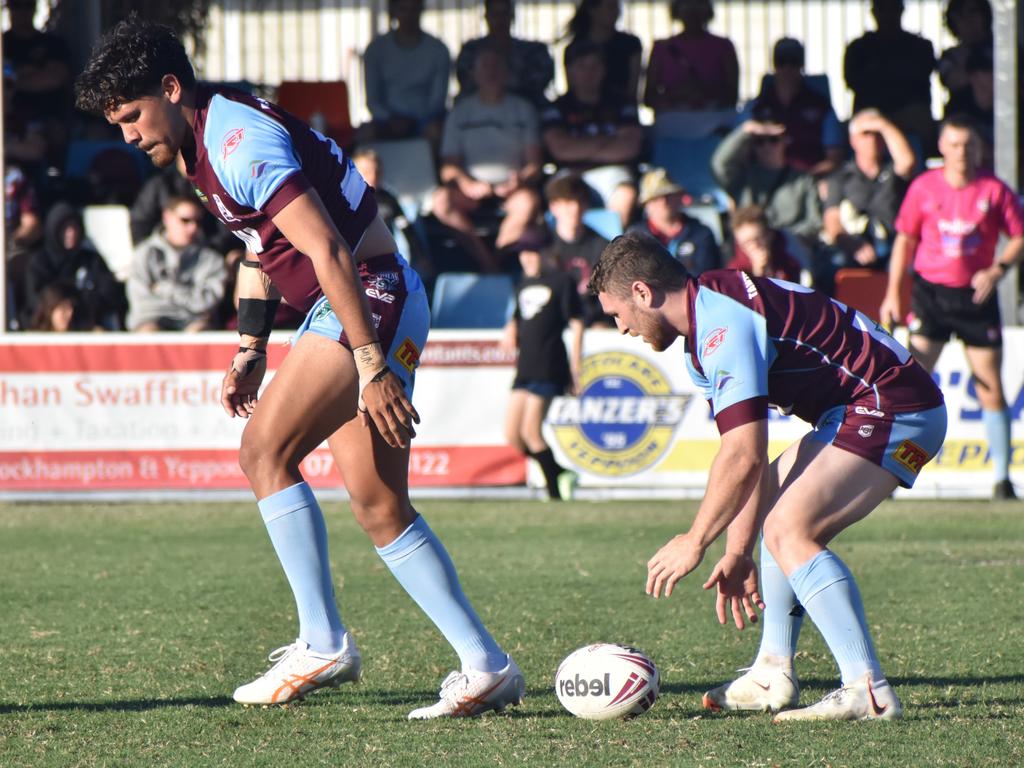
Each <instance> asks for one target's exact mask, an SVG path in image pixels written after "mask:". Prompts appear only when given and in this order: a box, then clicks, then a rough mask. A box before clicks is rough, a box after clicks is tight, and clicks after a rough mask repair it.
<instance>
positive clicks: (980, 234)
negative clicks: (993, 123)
mask: <svg viewBox="0 0 1024 768" xmlns="http://www.w3.org/2000/svg"><path fill="white" fill-rule="evenodd" d="M939 153H940V154H941V155H942V158H943V160H944V161H945V164H944V165H943V167H942V168H938V169H936V170H933V171H928V172H927V173H924V174H922V175H921V176H919V177H918V178H917V179H915V180H914V182H913V183H912V184H911V185H910V189H909V190H907V196H906V197H905V198H904V199H903V204H902V206H901V207H900V213H899V216H897V218H896V232H897V235H896V242H895V243H894V244H893V249H892V257H891V259H890V262H889V285H888V288H887V290H886V295H885V300H884V301H883V302H882V306H881V309H880V314H881V319H882V322H883V323H886V324H888V323H896V322H898V321H899V319H900V318H902V317H904V316H905V315H904V311H905V309H906V308H905V307H902V306H900V304H901V301H900V291H901V287H902V284H903V281H904V280H906V279H907V268H908V266H910V265H911V262H912V263H913V268H914V284H913V292H912V295H911V304H912V309H913V317H912V319H911V320H910V323H909V326H910V350H911V351H912V352H913V353H914V356H915V357H916V358H917V359H918V361H919V362H920V363H921V364H922V365H924V367H925V368H927V369H928V370H929V371H930V370H932V368H934V366H935V363H936V361H937V360H938V359H939V354H940V353H941V352H942V348H943V346H945V344H946V342H947V341H948V340H949V338H950V336H951V335H952V334H953V333H955V334H956V336H957V338H959V339H960V341H962V342H963V344H964V351H965V354H966V356H967V364H968V366H970V369H971V374H972V376H973V377H974V379H975V382H976V390H977V396H978V401H979V402H980V403H981V407H982V421H983V422H984V424H985V430H986V432H987V434H988V440H989V447H990V450H991V453H992V464H993V468H994V469H995V481H996V484H995V490H994V496H995V498H997V499H1013V498H1016V494H1015V492H1014V489H1013V485H1012V484H1011V482H1010V478H1009V466H1010V412H1009V409H1008V408H1007V407H1006V399H1005V396H1004V394H1003V385H1002V379H1001V377H1000V368H1001V367H1002V362H1003V335H1002V323H1001V320H1000V317H999V298H998V296H997V292H996V287H997V286H998V284H999V281H1000V280H1001V279H1002V278H1003V277H1004V276H1005V275H1006V273H1007V271H1008V270H1009V269H1010V268H1011V267H1013V266H1014V265H1016V264H1017V263H1018V262H1019V261H1020V259H1021V254H1022V253H1024V212H1022V210H1021V206H1020V203H1019V201H1018V200H1017V195H1016V194H1015V193H1014V192H1013V190H1011V189H1010V188H1009V187H1008V186H1007V185H1006V184H1004V183H1003V182H1002V181H1000V180H999V179H997V178H996V177H995V176H993V175H992V174H990V173H988V172H986V171H980V170H979V163H980V160H981V143H980V139H979V137H978V134H977V132H976V130H975V129H974V127H973V126H972V124H971V123H970V122H969V121H968V120H965V119H963V118H958V117H952V118H948V119H946V120H945V121H944V122H943V124H942V130H941V132H940V134H939ZM1000 232H1002V233H1005V234H1006V236H1007V237H1008V238H1009V240H1008V241H1007V243H1006V246H1005V247H1004V248H1003V252H1002V253H1001V254H999V255H998V257H997V256H996V242H997V240H998V239H999V234H1000Z"/></svg>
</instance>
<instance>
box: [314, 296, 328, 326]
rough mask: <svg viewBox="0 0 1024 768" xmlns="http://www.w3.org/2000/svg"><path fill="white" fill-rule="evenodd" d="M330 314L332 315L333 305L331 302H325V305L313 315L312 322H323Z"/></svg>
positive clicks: (318, 308)
mask: <svg viewBox="0 0 1024 768" xmlns="http://www.w3.org/2000/svg"><path fill="white" fill-rule="evenodd" d="M329 314H331V303H330V302H329V301H325V302H324V303H323V304H321V305H320V306H319V307H317V310H316V312H314V313H313V320H312V322H314V323H315V322H317V321H318V320H323V319H324V318H325V317H327V316H328V315H329Z"/></svg>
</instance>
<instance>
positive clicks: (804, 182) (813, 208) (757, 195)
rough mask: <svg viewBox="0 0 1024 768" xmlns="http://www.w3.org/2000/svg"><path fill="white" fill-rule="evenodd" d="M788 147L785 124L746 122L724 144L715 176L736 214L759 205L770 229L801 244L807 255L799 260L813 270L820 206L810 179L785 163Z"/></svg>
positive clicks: (714, 159)
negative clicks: (811, 249)
mask: <svg viewBox="0 0 1024 768" xmlns="http://www.w3.org/2000/svg"><path fill="white" fill-rule="evenodd" d="M786 142H787V136H786V127H785V126H784V125H782V124H781V123H763V122H760V121H758V120H746V121H744V122H743V123H741V124H740V125H739V126H738V127H736V128H735V129H733V131H732V132H731V133H730V134H729V135H728V136H726V137H725V138H724V139H722V143H721V144H719V145H718V148H717V149H716V150H715V153H714V154H713V155H712V156H711V171H712V173H714V175H715V178H716V179H717V180H718V183H719V184H721V185H722V188H723V189H725V191H726V192H727V193H728V194H729V197H731V198H732V201H733V203H734V204H735V205H736V207H737V208H742V207H745V206H748V205H760V206H761V207H762V208H764V212H765V216H766V217H767V219H768V223H769V225H770V226H771V227H773V228H775V229H784V230H786V231H788V232H789V233H791V234H793V235H797V236H799V237H800V238H802V240H803V243H804V245H805V246H806V247H807V249H808V250H807V251H805V253H803V254H801V255H800V257H801V258H800V260H801V262H802V263H803V264H804V265H805V266H809V265H810V264H811V254H810V251H809V249H810V247H811V246H812V245H813V244H814V243H816V242H817V241H818V236H819V233H820V231H821V201H820V198H819V197H818V192H817V189H816V188H815V184H814V179H813V178H812V177H811V175H810V174H809V173H804V172H802V171H798V170H796V169H795V168H793V167H792V166H790V165H789V164H787V163H786ZM795 246H796V244H795V243H791V244H790V248H791V249H793V248H794V247H795Z"/></svg>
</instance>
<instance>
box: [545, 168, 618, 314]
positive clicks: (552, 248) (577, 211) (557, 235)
mask: <svg viewBox="0 0 1024 768" xmlns="http://www.w3.org/2000/svg"><path fill="white" fill-rule="evenodd" d="M544 196H545V197H546V198H547V201H548V213H549V214H550V215H551V219H552V220H553V227H552V230H553V231H552V232H551V242H550V243H549V244H548V245H547V246H546V247H545V248H544V256H545V258H548V259H550V260H551V262H552V263H554V264H558V265H559V266H560V267H561V268H562V269H563V270H564V271H565V272H567V273H568V274H569V276H570V277H571V278H572V281H573V283H574V284H575V285H576V290H577V292H578V293H579V294H580V301H581V303H582V305H583V323H584V325H586V326H587V327H588V328H591V327H594V326H600V327H607V328H613V327H614V326H615V321H614V320H612V318H610V317H609V316H608V315H606V314H605V313H604V311H603V310H602V309H601V303H600V302H599V301H598V300H597V296H594V295H592V294H591V293H590V289H589V287H588V284H589V283H590V273H591V271H592V269H593V267H594V264H595V263H597V259H598V257H599V256H600V255H601V251H603V250H604V248H605V246H606V245H608V241H607V240H606V239H605V238H603V237H602V236H601V235H599V234H598V233H597V232H595V231H594V230H593V229H591V228H590V227H588V226H587V225H586V224H584V223H583V214H584V212H586V210H587V209H588V208H589V207H590V187H588V186H587V185H586V183H585V182H584V181H583V179H581V178H580V177H579V176H577V175H576V174H574V173H560V174H558V175H556V176H554V177H553V178H552V179H551V180H550V181H549V182H548V183H547V186H546V187H545V188H544Z"/></svg>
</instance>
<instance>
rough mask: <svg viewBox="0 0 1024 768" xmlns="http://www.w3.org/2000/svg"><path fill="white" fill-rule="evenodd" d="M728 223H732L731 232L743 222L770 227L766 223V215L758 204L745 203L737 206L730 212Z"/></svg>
mask: <svg viewBox="0 0 1024 768" xmlns="http://www.w3.org/2000/svg"><path fill="white" fill-rule="evenodd" d="M730 223H731V224H732V230H733V232H735V231H736V230H737V229H739V228H740V227H742V226H743V225H744V224H760V225H761V226H762V227H764V228H765V229H771V225H770V224H769V223H768V216H767V215H766V214H765V212H764V208H762V207H761V206H760V205H745V206H743V207H742V208H737V209H736V211H735V212H734V213H733V214H732V220H731V222H730Z"/></svg>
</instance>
